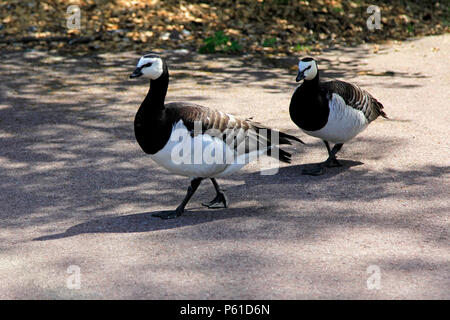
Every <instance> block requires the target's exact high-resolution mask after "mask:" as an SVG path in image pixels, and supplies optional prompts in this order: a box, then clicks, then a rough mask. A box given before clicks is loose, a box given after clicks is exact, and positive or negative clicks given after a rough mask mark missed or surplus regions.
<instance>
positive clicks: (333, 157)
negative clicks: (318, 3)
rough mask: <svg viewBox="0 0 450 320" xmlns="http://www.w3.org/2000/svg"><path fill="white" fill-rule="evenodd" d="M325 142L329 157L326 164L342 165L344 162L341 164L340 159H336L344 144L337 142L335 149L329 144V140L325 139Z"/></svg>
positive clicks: (330, 166)
mask: <svg viewBox="0 0 450 320" xmlns="http://www.w3.org/2000/svg"><path fill="white" fill-rule="evenodd" d="M324 142H325V145H326V146H327V150H328V159H327V160H326V161H325V162H324V165H325V166H326V167H328V168H332V167H342V164H340V163H339V161H337V159H336V153H338V152H339V150H341V148H342V146H343V145H344V144H342V143H337V144H335V145H334V147H333V149H332V150H330V145H329V144H328V142H327V141H324Z"/></svg>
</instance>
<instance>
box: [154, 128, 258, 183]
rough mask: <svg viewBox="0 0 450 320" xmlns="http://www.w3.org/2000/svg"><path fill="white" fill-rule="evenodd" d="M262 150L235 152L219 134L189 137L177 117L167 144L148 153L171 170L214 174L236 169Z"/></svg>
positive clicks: (196, 175) (209, 176)
mask: <svg viewBox="0 0 450 320" xmlns="http://www.w3.org/2000/svg"><path fill="white" fill-rule="evenodd" d="M264 152H265V150H262V151H252V152H250V154H242V155H239V156H236V153H235V150H233V149H231V148H230V147H229V146H228V145H227V144H226V143H224V142H223V140H222V139H221V138H218V137H214V136H211V135H209V134H198V135H196V136H194V137H192V136H191V135H190V132H189V131H188V130H187V128H186V126H185V125H184V123H183V121H182V120H180V121H178V122H177V123H176V124H175V125H174V126H173V129H172V134H171V136H170V138H169V141H168V142H167V143H166V145H165V146H164V147H163V148H162V149H161V150H160V151H158V152H157V153H155V154H153V155H150V157H151V158H152V159H153V160H154V161H155V162H156V163H157V164H159V165H160V166H162V167H164V168H166V169H167V170H169V171H170V172H172V173H174V174H178V175H181V176H187V177H203V178H213V177H221V176H225V175H228V174H231V173H234V172H236V171H239V170H240V169H241V168H242V167H244V166H245V165H246V164H247V163H249V162H251V161H252V160H255V159H256V158H257V157H258V156H260V155H261V154H263V153H264ZM230 156H231V161H230ZM227 157H228V158H227Z"/></svg>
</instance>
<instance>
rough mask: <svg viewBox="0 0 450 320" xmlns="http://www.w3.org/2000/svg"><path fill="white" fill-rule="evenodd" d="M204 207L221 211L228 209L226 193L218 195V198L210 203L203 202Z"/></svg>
mask: <svg viewBox="0 0 450 320" xmlns="http://www.w3.org/2000/svg"><path fill="white" fill-rule="evenodd" d="M202 205H204V206H205V207H208V208H209V209H220V208H227V207H228V199H227V196H226V195H225V193H223V192H221V193H218V194H217V195H216V197H215V198H214V199H213V200H211V201H210V202H203V203H202Z"/></svg>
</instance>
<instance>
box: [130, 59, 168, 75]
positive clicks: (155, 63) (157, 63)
mask: <svg viewBox="0 0 450 320" xmlns="http://www.w3.org/2000/svg"><path fill="white" fill-rule="evenodd" d="M163 71H164V70H163V61H162V59H161V58H160V57H158V56H156V55H145V56H142V57H141V59H139V62H138V64H137V65H136V70H134V72H133V73H132V74H131V76H130V78H137V77H141V76H142V77H144V78H150V79H152V80H156V79H158V78H159V77H160V76H161V75H162V74H163Z"/></svg>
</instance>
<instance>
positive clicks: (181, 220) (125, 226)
mask: <svg viewBox="0 0 450 320" xmlns="http://www.w3.org/2000/svg"><path fill="white" fill-rule="evenodd" d="M202 208H203V207H202ZM196 209H198V208H192V209H190V210H187V211H186V212H185V213H184V214H183V215H182V216H181V217H178V218H176V219H170V220H162V219H160V218H156V217H153V216H152V214H154V213H157V212H164V211H153V212H142V213H135V214H129V215H124V216H118V217H105V218H98V219H93V220H90V221H87V222H83V223H80V224H77V225H74V226H73V227H70V228H69V229H67V230H66V231H65V232H62V233H57V234H51V235H45V236H41V237H38V238H34V239H33V241H47V240H56V239H63V238H68V237H73V236H77V235H80V234H89V233H133V232H152V231H158V230H169V229H174V228H180V227H186V226H195V225H199V224H203V223H208V222H211V221H217V220H221V219H229V218H232V217H237V216H241V215H242V214H243V213H244V212H245V211H247V209H243V208H228V209H217V210H198V211H197V210H196ZM257 212H258V210H257V209H256V208H252V209H251V212H250V214H255V213H257ZM245 214H249V212H246V213H245Z"/></svg>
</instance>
